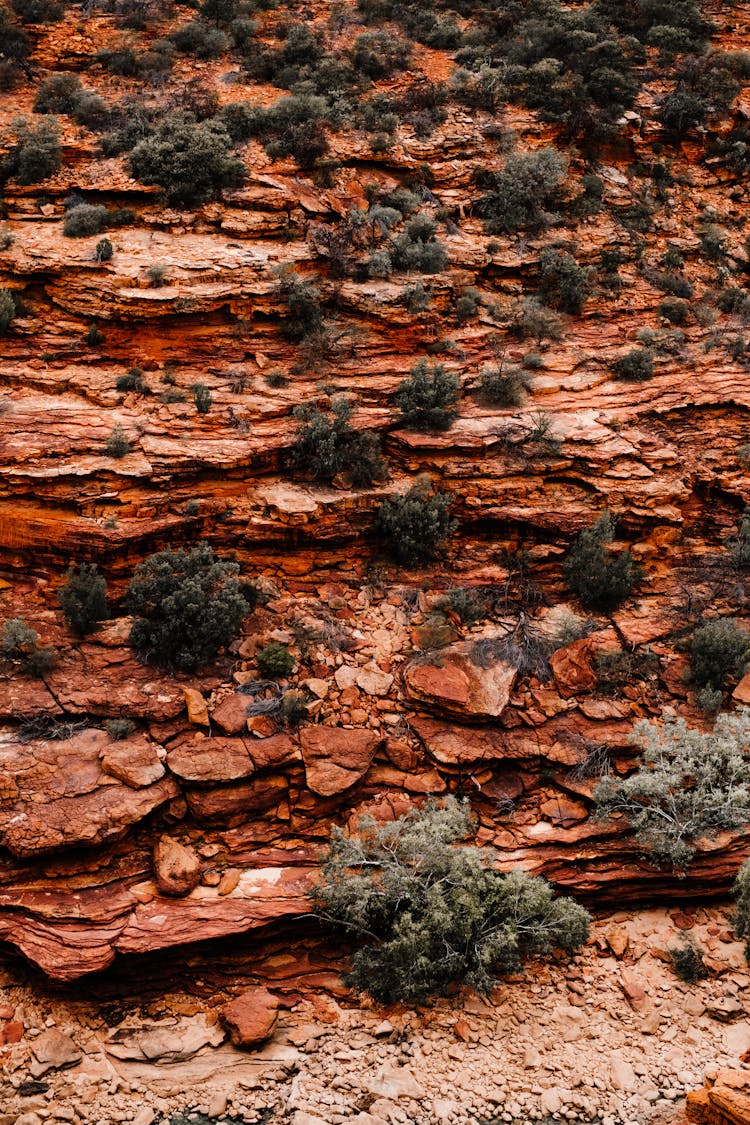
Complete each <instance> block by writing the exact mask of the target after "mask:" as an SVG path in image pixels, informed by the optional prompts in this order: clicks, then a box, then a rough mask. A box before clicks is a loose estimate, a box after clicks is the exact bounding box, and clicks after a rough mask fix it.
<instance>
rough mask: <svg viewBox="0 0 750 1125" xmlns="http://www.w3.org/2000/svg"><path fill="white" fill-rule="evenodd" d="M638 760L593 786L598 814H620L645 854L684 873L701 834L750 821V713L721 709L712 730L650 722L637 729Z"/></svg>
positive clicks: (672, 720)
mask: <svg viewBox="0 0 750 1125" xmlns="http://www.w3.org/2000/svg"><path fill="white" fill-rule="evenodd" d="M632 742H633V744H634V745H636V746H638V747H640V749H641V762H640V764H639V766H638V768H637V769H636V771H635V773H632V774H631V775H630V776H629V777H627V778H621V777H615V776H613V775H610V776H609V777H606V778H604V779H603V780H602V781H601V782H600V783H599V785H598V786H597V788H596V791H595V793H594V799H595V801H596V808H597V814H598V815H599V816H600V817H602V818H604V819H609V818H611V817H613V816H615V815H617V814H621V815H623V816H624V817H625V818H626V819H627V821H628V822H629V824H630V827H631V829H632V830H633V832H634V834H635V836H636V838H637V839H638V841H639V842H640V844H641V845H642V847H643V849H644V851H645V853H646V854H647V855H648V856H649V857H650V858H652V859H653V860H654V861H655V862H656V863H657V864H659V865H665V866H671V867H672V868H674V869H675V870H677V871H683V870H684V869H685V868H686V867H687V866H688V864H689V863H690V861H691V860H692V858H693V856H694V855H695V852H696V849H697V846H698V843H699V841H700V840H701V839H703V838H704V837H708V838H710V837H713V836H715V835H716V834H717V833H718V832H722V831H724V830H726V829H730V828H741V827H742V826H744V825H746V824H749V823H750V761H749V760H748V754H750V712H749V711H747V710H742V711H738V712H737V713H736V714H726V713H725V714H721V715H719V716H718V717H717V719H716V721H715V723H714V726H713V729H712V730H710V731H701V730H693V729H691V728H689V727H688V726H687V724H686V722H685V720H684V719H679V718H674V717H671V716H669V717H666V718H665V719H664V721H663V724H662V725H661V726H659V725H658V724H656V723H648V722H646V721H645V720H644V721H642V722H640V723H638V724H637V725H636V726H635V728H634V729H633V734H632Z"/></svg>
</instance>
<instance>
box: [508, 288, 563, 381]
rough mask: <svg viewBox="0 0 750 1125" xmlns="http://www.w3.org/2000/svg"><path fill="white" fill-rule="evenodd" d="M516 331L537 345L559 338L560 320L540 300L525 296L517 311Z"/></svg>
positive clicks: (560, 332)
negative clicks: (534, 341)
mask: <svg viewBox="0 0 750 1125" xmlns="http://www.w3.org/2000/svg"><path fill="white" fill-rule="evenodd" d="M518 331H519V332H520V334H521V336H523V338H524V339H527V338H531V339H532V340H536V344H537V347H539V346H540V345H541V343H542V341H543V340H559V339H560V337H561V336H562V322H561V320H560V317H559V316H558V314H557V313H556V312H554V311H553V310H552V309H548V308H547V306H546V305H543V304H542V303H541V301H538V300H536V298H534V297H526V298H525V299H524V300H523V301H522V302H521V307H520V309H519V311H518ZM527 366H530V365H529V364H527Z"/></svg>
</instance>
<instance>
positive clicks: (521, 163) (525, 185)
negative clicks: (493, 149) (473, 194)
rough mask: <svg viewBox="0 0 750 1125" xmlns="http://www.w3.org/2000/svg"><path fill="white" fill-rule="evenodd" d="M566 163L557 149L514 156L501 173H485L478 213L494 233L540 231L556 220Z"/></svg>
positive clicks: (489, 230) (507, 161)
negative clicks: (554, 211) (556, 207)
mask: <svg viewBox="0 0 750 1125" xmlns="http://www.w3.org/2000/svg"><path fill="white" fill-rule="evenodd" d="M565 174H566V164H565V160H564V158H563V157H562V156H561V155H560V153H559V152H558V151H557V149H554V148H551V147H550V148H544V149H542V150H541V151H540V152H528V153H518V154H512V155H511V156H509V157H508V159H507V160H506V162H505V167H504V168H503V170H502V171H501V172H482V173H480V175H479V176H478V184H479V187H480V188H482V189H484V195H482V196H481V197H480V199H479V201H478V203H477V213H478V214H479V216H480V218H482V219H484V220H485V228H486V230H487V231H488V232H489V233H490V234H508V233H510V232H512V231H516V230H538V229H539V228H541V227H544V226H546V225H547V224H548V223H549V222H551V221H552V219H553V217H554V213H553V212H552V211H550V208H554V207H555V206H556V205H557V203H558V195H559V190H560V186H561V184H562V182H563V180H564V179H565Z"/></svg>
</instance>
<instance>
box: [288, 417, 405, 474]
mask: <svg viewBox="0 0 750 1125" xmlns="http://www.w3.org/2000/svg"><path fill="white" fill-rule="evenodd" d="M352 413H353V410H352V405H351V403H350V402H348V401H347V400H346V399H344V398H338V399H334V401H333V402H332V404H331V409H330V410H329V411H323V410H321V409H320V408H319V407H318V406H317V405H316V404H315V403H314V402H307V403H303V404H302V405H300V406H297V407H295V408H294V417H295V418H296V419H297V421H298V423H299V427H298V430H297V435H296V439H295V442H294V445H293V446H292V450H291V460H292V465H293V466H294V467H295V468H296V469H300V470H301V471H302V472H304V473H306V474H309V475H310V476H312V478H313V479H314V480H319V481H325V482H328V483H329V482H330V481H332V480H333V479H334V477H336V476H338V475H339V474H340V473H341V474H343V475H344V476H346V477H347V478H348V479H349V480H350V481H351V483H352V484H353V485H354V486H355V487H356V488H369V487H370V486H371V485H373V484H374V483H375V482H376V481H379V480H384V479H385V477H386V476H387V467H386V464H385V462H384V460H383V458H382V456H381V453H380V441H379V439H378V436H377V435H376V434H373V433H370V432H368V431H367V430H357V429H355V428H354V426H352V424H351V417H352Z"/></svg>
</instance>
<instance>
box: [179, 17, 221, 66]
mask: <svg viewBox="0 0 750 1125" xmlns="http://www.w3.org/2000/svg"><path fill="white" fill-rule="evenodd" d="M169 41H170V43H173V44H174V46H175V48H176V49H177V50H178V51H180V52H181V53H182V54H183V55H195V57H196V58H197V59H215V58H217V57H218V56H219V55H221V54H223V53H224V52H225V51H227V50H229V47H230V39H229V36H228V35H227V34H226V32H224V31H220V30H219V29H218V28H216V27H209V25H208V24H207V23H203V22H201V21H200V20H194V21H193V22H192V23H187V24H184V25H183V26H182V27H179V28H177V30H176V31H173V32H171V34H170V36H169Z"/></svg>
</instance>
